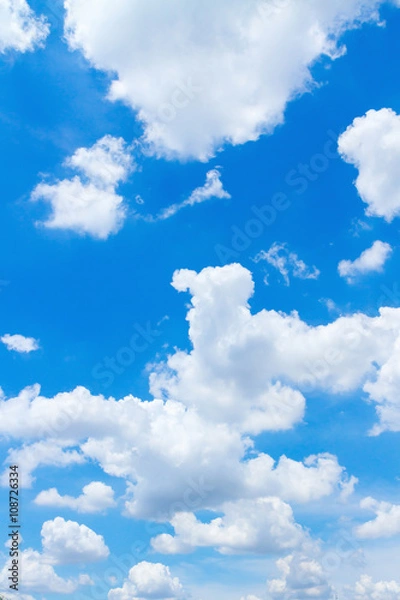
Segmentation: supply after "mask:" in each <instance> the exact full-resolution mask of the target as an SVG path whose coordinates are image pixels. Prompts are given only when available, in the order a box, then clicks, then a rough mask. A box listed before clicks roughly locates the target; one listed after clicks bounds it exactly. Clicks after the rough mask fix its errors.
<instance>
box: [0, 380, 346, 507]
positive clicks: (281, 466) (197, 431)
mask: <svg viewBox="0 0 400 600" xmlns="http://www.w3.org/2000/svg"><path fill="white" fill-rule="evenodd" d="M38 393H39V389H38V388H37V387H36V388H34V389H29V388H28V389H26V390H24V391H23V392H21V394H20V395H19V396H18V397H17V398H13V399H3V400H1V402H0V434H1V435H7V437H8V438H10V437H13V438H16V439H20V438H22V439H23V440H24V442H25V446H24V452H25V453H26V455H28V453H29V451H30V448H31V449H32V454H33V455H35V447H36V445H37V444H43V445H44V444H49V448H48V452H47V453H46V452H45V447H44V446H43V452H42V453H41V454H40V456H41V457H42V459H41V460H42V461H43V463H44V464H47V463H46V460H47V456H48V454H49V453H50V454H51V453H52V452H53V453H54V452H55V450H50V449H51V446H50V445H51V444H54V445H56V442H54V441H51V440H53V439H56V440H57V444H58V447H60V448H61V447H62V448H66V449H68V448H71V444H73V445H74V447H76V448H78V449H79V451H77V456H79V457H80V458H81V459H82V460H83V459H87V458H89V459H91V460H94V461H96V462H97V463H98V464H100V466H101V468H102V469H103V470H104V471H105V472H106V473H108V474H110V475H114V476H117V477H124V478H126V479H127V480H128V481H131V482H132V486H131V488H130V489H131V492H132V494H131V495H132V496H133V497H129V498H127V501H126V510H127V512H128V514H131V515H132V516H136V517H149V516H150V517H151V518H154V517H157V518H158V517H164V518H170V517H171V516H173V515H174V513H175V512H179V511H186V512H187V511H188V510H189V511H192V510H194V509H196V510H197V509H198V508H201V507H208V508H214V507H216V506H219V505H220V504H221V503H222V502H227V501H230V500H238V499H240V498H257V497H260V496H268V495H278V496H280V497H281V498H282V499H283V500H287V501H292V500H294V501H295V502H308V501H310V500H315V499H319V498H322V497H323V496H326V495H329V494H332V493H334V492H335V491H339V488H338V486H339V485H340V482H341V481H343V479H344V473H343V468H342V467H341V466H340V465H339V464H338V462H337V459H336V458H335V457H334V456H330V455H319V456H315V457H310V458H309V459H307V460H306V461H304V463H302V462H297V461H293V460H290V459H288V458H286V457H282V458H281V459H280V460H279V462H278V463H277V464H275V461H274V460H273V459H272V458H271V457H270V456H268V455H266V454H263V453H257V452H255V451H253V453H252V455H251V456H250V457H248V458H246V454H247V452H248V450H249V449H250V448H251V446H252V444H253V443H252V441H251V440H250V439H249V438H247V437H246V436H242V435H241V434H240V432H239V431H237V430H236V428H235V427H233V428H231V427H229V426H228V425H227V424H218V423H213V422H210V421H207V420H205V419H204V418H201V417H200V416H199V414H198V413H197V411H196V410H194V409H188V408H185V407H184V406H183V405H182V404H180V403H177V402H174V401H168V402H166V403H163V402H161V401H160V400H155V401H153V402H142V401H140V400H138V399H137V398H133V397H132V396H128V397H126V398H123V399H121V400H119V401H116V400H114V399H113V398H110V399H108V400H107V399H105V398H103V397H102V396H92V395H91V394H90V393H89V392H88V391H87V390H85V389H84V388H77V389H76V390H74V391H73V392H70V393H64V394H58V395H57V396H55V397H54V398H44V397H42V396H39V395H38ZM16 415H18V417H19V418H18V419H16ZM37 437H40V438H42V437H43V438H45V439H44V440H43V441H42V442H35V440H36V438H37ZM29 440H31V441H33V444H31V445H29ZM14 452H18V450H15V451H14ZM210 456H212V457H213V460H212V461H210V460H209V457H210ZM34 462H35V463H36V464H37V462H38V461H37V459H36V458H35V461H34ZM21 464H22V463H21ZM60 466H63V465H62V464H60ZM299 481H301V482H302V485H299Z"/></svg>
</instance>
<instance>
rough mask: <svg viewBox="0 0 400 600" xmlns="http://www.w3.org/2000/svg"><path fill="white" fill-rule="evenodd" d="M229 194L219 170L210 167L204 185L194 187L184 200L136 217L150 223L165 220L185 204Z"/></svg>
mask: <svg viewBox="0 0 400 600" xmlns="http://www.w3.org/2000/svg"><path fill="white" fill-rule="evenodd" d="M230 197H231V195H230V194H229V193H228V192H227V191H226V190H225V189H224V186H223V183H222V181H221V172H220V171H219V169H218V168H215V169H211V171H208V173H207V174H206V181H205V183H204V185H202V186H201V187H198V188H196V189H195V190H193V192H192V193H191V194H190V196H189V197H188V198H186V200H183V201H182V202H176V203H174V204H171V205H170V206H167V207H166V208H163V209H162V210H161V211H160V212H159V213H158V214H157V215H155V216H153V215H144V216H141V215H137V218H139V219H143V220H145V221H148V222H150V223H154V222H156V221H165V219H169V218H170V217H172V216H174V215H176V213H177V212H179V211H180V210H182V209H183V208H186V207H187V206H194V205H195V204H201V203H202V202H205V201H206V200H210V199H211V198H219V199H222V198H230Z"/></svg>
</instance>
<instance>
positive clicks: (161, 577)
mask: <svg viewBox="0 0 400 600" xmlns="http://www.w3.org/2000/svg"><path fill="white" fill-rule="evenodd" d="M187 598H188V595H187V593H186V592H185V590H184V589H183V586H182V584H181V583H180V581H179V579H178V578H177V577H173V576H172V575H171V572H170V570H169V568H168V567H166V566H165V565H163V564H161V563H150V562H145V561H144V562H141V563H139V564H137V565H135V566H134V567H132V569H131V570H130V571H129V577H128V578H127V580H126V581H125V582H124V585H123V586H122V588H115V589H113V590H110V591H109V592H108V600H128V599H129V600H156V599H160V600H161V599H163V600H164V599H165V600H186V599H187Z"/></svg>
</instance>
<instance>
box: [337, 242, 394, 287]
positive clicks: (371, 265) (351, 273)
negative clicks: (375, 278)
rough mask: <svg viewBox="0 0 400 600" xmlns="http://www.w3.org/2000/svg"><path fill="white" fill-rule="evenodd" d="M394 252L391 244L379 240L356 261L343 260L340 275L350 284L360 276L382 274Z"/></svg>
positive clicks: (339, 268) (340, 264)
mask: <svg viewBox="0 0 400 600" xmlns="http://www.w3.org/2000/svg"><path fill="white" fill-rule="evenodd" d="M392 251H393V250H392V247H391V245H390V244H388V243H387V242H381V241H380V240H377V241H376V242H374V243H373V244H372V246H371V247H370V248H367V249H366V250H364V252H362V253H361V255H360V256H359V257H358V258H356V259H355V260H353V261H351V260H341V261H340V263H339V265H338V271H339V275H340V276H341V277H344V278H345V279H346V280H347V282H348V283H353V282H354V280H355V279H356V278H357V277H358V276H360V275H365V274H368V273H381V272H382V271H383V267H384V265H385V263H386V261H387V260H388V258H389V256H390V255H391V254H392Z"/></svg>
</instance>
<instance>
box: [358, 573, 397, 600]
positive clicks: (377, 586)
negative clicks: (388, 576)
mask: <svg viewBox="0 0 400 600" xmlns="http://www.w3.org/2000/svg"><path fill="white" fill-rule="evenodd" d="M348 592H349V595H348V599H349V600H398V598H400V584H399V583H397V582H396V581H377V582H376V583H374V582H373V580H372V577H370V576H368V575H362V576H361V577H360V580H359V581H358V582H357V583H356V585H355V586H354V588H348Z"/></svg>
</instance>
